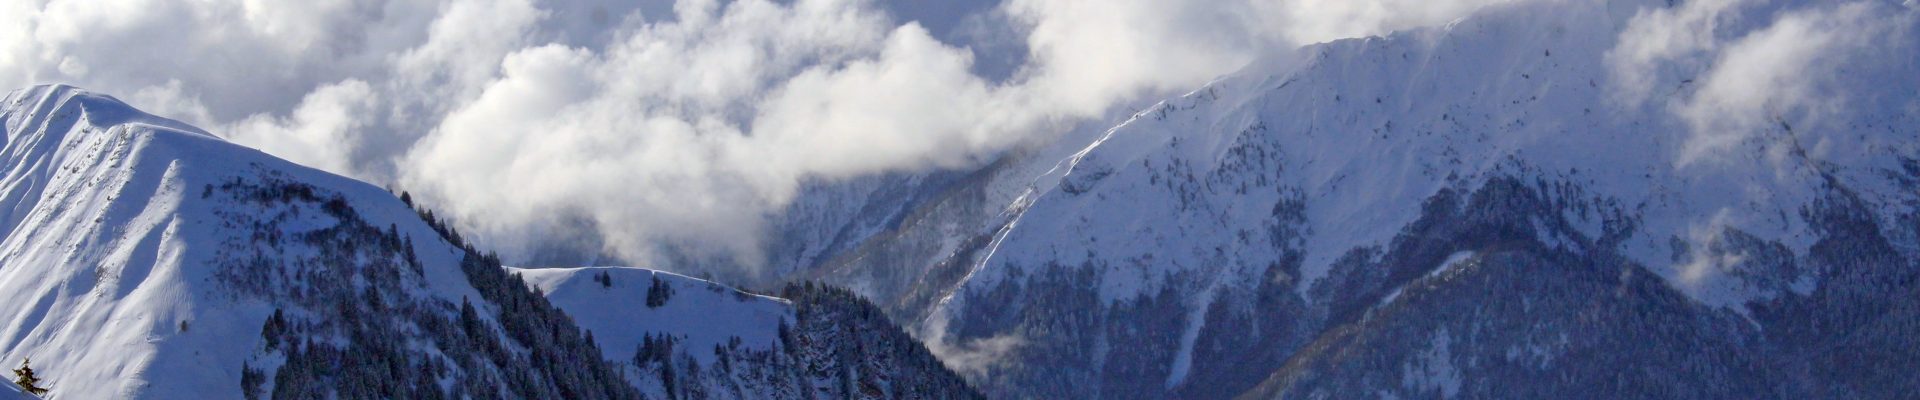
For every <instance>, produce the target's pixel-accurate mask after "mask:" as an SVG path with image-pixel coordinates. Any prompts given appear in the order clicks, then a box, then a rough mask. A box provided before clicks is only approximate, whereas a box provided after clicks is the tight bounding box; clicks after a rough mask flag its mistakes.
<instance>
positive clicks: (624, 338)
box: [511, 267, 979, 399]
mask: <svg viewBox="0 0 1920 400" xmlns="http://www.w3.org/2000/svg"><path fill="white" fill-rule="evenodd" d="M511 271H513V272H514V273H516V274H518V275H520V276H523V277H525V278H526V280H527V284H528V285H530V286H532V287H534V288H537V289H539V291H540V292H543V293H545V294H546V296H547V298H548V299H550V300H551V301H552V302H553V304H554V305H555V306H556V307H559V308H560V309H562V310H565V311H566V312H567V313H568V314H569V315H571V316H573V317H574V318H575V320H576V321H578V322H579V323H580V326H581V327H582V328H584V329H586V330H587V331H588V332H590V333H591V336H592V337H593V338H594V340H595V341H596V342H597V343H599V345H600V347H601V350H602V352H603V356H604V357H605V358H606V359H607V360H609V361H610V362H613V363H616V364H619V365H621V366H622V368H623V369H624V370H625V371H626V376H627V377H628V378H629V379H631V380H632V381H633V383H634V384H635V385H636V386H638V387H640V388H641V389H642V390H643V392H644V393H646V394H647V395H648V396H652V397H656V398H765V399H783V398H865V399H883V398H938V399H951V398H974V397H978V396H979V395H978V394H977V393H976V392H974V391H973V389H972V388H971V387H969V386H967V384H966V382H965V381H963V380H962V379H961V378H960V377H959V376H958V375H956V374H954V373H952V372H951V371H948V370H947V369H946V368H945V367H944V366H942V365H940V362H939V361H938V360H937V359H935V358H934V357H933V355H932V354H930V353H928V352H927V351H926V350H925V349H924V348H923V347H921V346H920V344H919V343H918V342H917V341H914V340H913V339H912V338H911V337H910V336H908V335H907V334H906V332H905V331H903V330H901V329H900V328H899V327H897V326H895V325H893V323H892V322H890V321H888V320H887V319H886V318H885V317H884V316H881V315H879V314H880V310H879V309H878V308H877V307H875V306H874V305H873V304H871V303H867V302H865V301H864V300H860V299H859V298H857V297H852V294H851V292H845V291H839V290H834V289H826V288H820V287H812V286H790V287H788V288H786V289H785V290H783V291H782V295H783V296H793V297H794V298H795V300H787V299H783V298H776V297H768V296H764V295H757V294H751V293H747V292H743V291H739V290H736V289H733V288H730V287H727V286H723V285H720V284H718V283H714V282H711V281H705V280H700V279H694V278H689V277H685V276H680V275H675V274H672V273H667V272H659V271H652V270H647V269H641V268H626V267H591V268H548V269H512V270H511Z"/></svg>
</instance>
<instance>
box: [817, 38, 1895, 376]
mask: <svg viewBox="0 0 1920 400" xmlns="http://www.w3.org/2000/svg"><path fill="white" fill-rule="evenodd" d="M1688 3H1689V2H1667V1H1613V2H1603V1H1577V0H1576V1H1537V2H1521V3H1516V4H1507V5H1499V6H1492V7H1489V8H1487V9H1484V10H1482V11H1480V12H1478V13H1476V14H1475V15H1473V16H1471V17H1468V18H1465V19H1462V20H1459V21H1456V22H1455V23H1452V24H1449V25H1447V26H1444V27H1435V28H1427V29H1419V30H1414V31H1408V32H1400V33H1395V34H1392V35H1388V36H1385V37H1375V38H1364V39H1352V40H1342V41H1337V42H1332V43H1327V44H1322V45H1315V46H1309V47H1307V48H1304V49H1301V50H1299V52H1298V53H1296V54H1288V55H1282V56H1276V57H1273V58H1271V59H1270V60H1267V61H1264V62H1259V63H1256V64H1254V65H1251V66H1249V67H1247V68H1246V69H1245V70H1243V71H1241V72H1239V73H1236V74H1234V75H1231V76H1228V77H1224V78H1222V79H1220V80H1218V81H1217V82H1215V83H1214V84H1211V85H1209V86H1207V87H1205V88H1201V89H1199V90H1196V91H1194V92H1193V93H1191V94H1188V95H1186V96H1182V97H1179V98H1176V99H1171V100H1168V101H1166V102H1164V103H1161V104H1160V105H1158V106H1156V107H1153V108H1152V109H1150V110H1147V111H1145V112H1141V113H1139V114H1137V115H1134V116H1133V117H1132V118H1130V119H1128V120H1127V121H1125V122H1124V123H1122V124H1120V125H1119V126H1117V127H1114V128H1113V129H1112V130H1110V131H1108V132H1106V134H1105V135H1102V136H1100V137H1098V138H1097V139H1095V140H1093V141H1092V142H1091V143H1088V144H1085V145H1084V148H1082V149H1081V151H1079V152H1078V153H1076V154H1073V155H1072V156H1070V157H1067V159H1066V160H1064V161H1061V162H1060V163H1059V168H1057V169H1053V170H1050V171H1043V172H1044V173H1039V174H1034V175H1027V177H1028V178H1025V179H1032V182H1034V183H1033V184H1032V185H1031V186H1030V188H1029V190H1027V191H1026V192H1025V193H1024V194H1023V195H1021V196H1019V197H1017V198H1013V199H1011V200H1008V201H1004V202H1002V201H1001V200H999V199H997V198H994V197H993V195H994V194H996V193H999V192H998V190H997V188H996V187H994V186H993V185H997V184H1003V183H1005V182H1007V181H1008V179H1009V178H1007V176H1008V175H1006V174H1004V172H1001V171H1004V170H1002V169H1001V168H1006V167H1005V166H1006V165H1028V166H1031V165H1050V163H1049V162H1040V161H1035V160H1012V161H1005V160H1003V163H1002V164H996V165H993V166H989V167H987V168H985V169H983V170H981V171H980V172H976V173H975V175H973V178H971V179H972V180H970V181H965V182H960V183H955V184H950V185H945V186H941V187H938V188H933V189H928V190H929V191H930V193H931V194H917V195H916V196H917V197H916V198H919V199H926V200H924V201H921V202H920V203H918V204H919V205H917V206H914V207H913V208H912V209H910V210H907V211H903V212H899V213H898V215H901V216H902V217H901V218H900V219H898V220H895V221H893V222H892V223H890V224H888V225H885V226H882V227H880V228H879V229H875V231H876V232H877V233H874V234H868V235H866V237H868V239H865V241H864V242H862V243H859V244H857V245H851V246H844V247H843V248H846V249H852V250H847V251H845V252H843V253H840V254H839V256H837V257H831V258H829V259H824V260H819V261H816V263H817V264H816V266H815V268H816V269H814V270H812V271H810V273H812V274H815V275H810V276H815V277H823V278H824V279H827V280H829V281H833V282H836V283H841V284H844V285H847V286H849V287H854V288H859V289H860V290H863V291H865V292H866V293H868V294H870V295H873V296H875V298H877V299H879V301H880V302H881V303H882V304H885V305H886V306H887V307H888V309H889V312H890V313H892V314H893V315H895V316H897V317H905V318H913V319H916V320H919V321H921V324H920V326H919V328H920V329H921V330H920V332H919V333H920V335H921V337H922V338H925V339H927V340H928V341H929V342H931V343H933V345H934V347H935V348H936V349H941V350H942V351H941V354H942V355H943V357H944V358H945V359H946V360H947V361H948V362H949V364H950V365H953V366H956V367H959V368H961V369H962V370H963V371H970V372H971V374H970V376H971V378H972V379H973V380H974V382H975V383H976V384H977V385H979V386H981V387H982V389H983V390H985V391H987V392H988V394H990V395H993V396H995V397H1022V398H1163V397H1180V398H1222V397H1234V396H1242V395H1244V396H1246V397H1252V398H1266V397H1276V396H1277V397H1288V398H1292V397H1329V396H1330V397H1344V396H1346V395H1350V394H1352V393H1370V395H1369V396H1372V395H1378V396H1381V397H1502V398H1511V397H1549V398H1554V397H1589V396H1595V395H1604V396H1609V397H1656V398H1665V397H1692V398H1698V397H1712V398H1728V397H1732V398H1781V397H1840V398H1856V397H1869V398H1892V397H1900V394H1902V393H1911V392H1913V391H1914V390H1920V387H1916V385H1915V383H1914V382H1915V381H1914V380H1911V379H1906V378H1904V377H1903V376H1902V375H1900V373H1899V372H1897V371H1904V370H1911V369H1913V368H1915V367H1920V353H1916V352H1914V350H1913V349H1914V348H1915V346H1914V344H1915V343H1920V322H1916V321H1920V299H1917V298H1916V296H1913V295H1912V294H1913V293H1920V262H1916V260H1920V224H1916V223H1915V222H1914V221H1920V161H1916V160H1920V139H1916V138H1917V137H1920V113H1916V112H1915V111H1914V110H1920V97H1916V96H1915V95H1914V93H1920V74H1915V73H1913V71H1915V70H1916V69H1920V65H1916V64H1915V61H1914V60H1913V59H1912V58H1911V55H1912V54H1916V53H1920V51H1914V50H1916V49H1915V48H1914V46H1915V45H1916V43H1915V42H1914V41H1913V40H1912V38H1915V37H1920V35H1916V33H1920V32H1916V31H1915V30H1916V27H1915V25H1914V24H1911V23H1906V24H1895V25H1894V26H1892V27H1891V28H1889V29H1892V30H1890V31H1888V32H1885V36H1886V38H1882V39H1884V40H1883V41H1882V43H1884V44H1885V45H1887V46H1896V50H1900V51H1891V52H1884V53H1881V54H1895V55H1900V56H1897V57H1887V56H1881V57H1877V58H1876V57H1872V56H1869V57H1867V58H1864V59H1855V60H1849V61H1847V62H1845V63H1842V64H1840V65H1843V67H1842V69H1841V70H1840V71H1842V72H1843V73H1838V74H1834V76H1822V77H1819V78H1820V79H1821V80H1822V82H1823V83H1822V84H1823V85H1828V86H1831V87H1836V88H1841V89H1840V90H1835V92H1841V93H1847V94H1849V97H1847V98H1846V102H1845V105H1844V106H1841V107H1819V110H1818V112H1801V111H1795V110H1792V109H1783V108H1776V109H1773V110H1772V111H1770V112H1768V115H1767V116H1766V117H1763V119H1765V120H1763V121H1758V122H1757V123H1753V124H1751V127H1753V129H1752V131H1753V132H1752V134H1750V135H1742V136H1737V139H1738V140H1733V141H1730V142H1725V143H1720V144H1721V145H1722V147H1718V148H1716V151H1715V153H1714V154H1715V157H1714V158H1712V159H1710V160H1704V161H1703V160H1700V159H1699V156H1698V154H1692V153H1691V152H1692V151H1694V149H1690V147H1689V146H1690V144H1689V140H1692V139H1694V137H1693V135H1698V134H1701V133H1700V132H1697V130H1698V129H1699V127H1698V126H1693V125H1690V124H1689V123H1688V122H1687V121H1684V120H1683V118H1680V117H1677V116H1676V115H1675V114H1676V111H1675V110H1676V108H1677V106H1673V105H1672V104H1673V102H1667V101H1650V102H1643V103H1637V104H1634V103H1628V104H1623V102H1621V101H1619V100H1618V98H1617V97H1618V96H1619V94H1618V93H1617V91H1616V89H1615V88H1616V87H1617V85H1620V84H1621V83H1620V82H1617V81H1618V80H1619V79H1620V78H1618V77H1617V76H1616V74H1615V73H1613V72H1612V71H1610V70H1609V62H1608V53H1609V52H1610V51H1612V49H1614V48H1615V47H1616V45H1617V44H1618V42H1619V41H1620V37H1621V36H1622V32H1623V30H1624V29H1627V26H1628V25H1630V24H1631V22H1630V21H1634V20H1635V19H1636V18H1641V17H1644V16H1645V15H1647V14H1649V13H1652V12H1656V11H1657V10H1673V9H1677V8H1681V7H1687V6H1688ZM1742 4H1744V7H1746V8H1743V9H1741V10H1742V11H1740V12H1738V13H1735V14H1737V15H1733V16H1727V17H1719V18H1718V19H1716V20H1715V24H1714V25H1711V29H1710V30H1711V31H1712V32H1714V33H1715V34H1721V35H1733V37H1734V38H1736V39H1737V38H1738V37H1739V35H1743V34H1746V33H1752V32H1757V31H1761V30H1763V29H1766V28H1768V27H1770V26H1773V24H1776V23H1777V22H1778V21H1783V20H1784V21H1787V22H1786V24H1787V25H1792V24H1794V23H1798V22H1797V21H1801V20H1796V19H1795V18H1799V17H1793V15H1790V14H1792V13H1794V12H1807V13H1813V14H1816V15H1821V14H1819V13H1828V14H1832V13H1843V12H1865V13H1872V14H1883V15H1894V16H1900V17H1899V18H1904V19H1905V20H1908V21H1911V20H1913V19H1914V18H1913V14H1914V13H1916V12H1920V11H1916V9H1915V8H1913V7H1912V6H1911V5H1902V4H1899V3H1895V2H1882V1H1866V2H1849V3H1846V4H1831V3H1822V2H1796V1H1784V2H1746V3H1742ZM1846 7H1854V8H1858V9H1855V10H1842V9H1841V8H1846ZM1861 10H1865V11H1861ZM1803 19H1804V18H1803ZM1722 40H1728V41H1732V40H1733V39H1722ZM1709 61H1711V60H1709ZM1831 62H1834V63H1840V62H1839V61H1831ZM1693 67H1696V68H1668V69H1665V70H1661V71H1659V74H1657V75H1656V76H1654V77H1653V78H1652V79H1651V80H1652V85H1653V87H1654V89H1653V90H1652V92H1654V93H1656V94H1658V97H1659V98H1662V99H1665V98H1673V99H1686V98H1689V97H1690V96H1696V94H1695V93H1696V92H1697V91H1699V90H1700V88H1701V87H1702V86H1705V85H1708V83H1705V82H1707V81H1709V79H1710V78H1712V77H1710V76H1707V71H1708V70H1709V69H1710V68H1709V67H1712V65H1706V66H1704V67H1703V66H1693ZM1697 82H1699V83H1697ZM1769 84H1773V83H1769ZM1722 128H1724V127H1722ZM1708 134H1720V132H1708ZM1719 137H1726V136H1719ZM1028 169H1029V170H1030V169H1031V168H1028ZM1035 175H1037V176H1038V178H1037V179H1036V178H1032V177H1033V176H1035ZM829 204H830V203H829ZM1003 206H1005V207H1006V208H1004V209H1003V208H1001V207H1003ZM1594 388H1605V389H1606V390H1593V389H1594Z"/></svg>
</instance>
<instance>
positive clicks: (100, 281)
mask: <svg viewBox="0 0 1920 400" xmlns="http://www.w3.org/2000/svg"><path fill="white" fill-rule="evenodd" d="M0 107H4V111H0V122H3V123H4V125H5V127H6V133H7V134H6V139H5V140H6V142H5V148H4V150H0V158H4V162H5V164H4V166H0V168H4V171H5V172H4V177H3V178H0V210H4V214H0V235H3V236H4V237H5V239H4V241H0V304H7V305H9V306H8V307H4V308H0V321H4V322H5V325H4V326H0V354H4V355H5V356H4V358H0V364H10V365H18V364H19V362H20V360H21V359H22V358H29V357H30V358H32V359H33V361H34V366H35V367H37V370H38V371H41V373H42V376H43V377H44V379H46V382H47V383H46V385H45V386H46V387H49V388H53V389H54V390H55V393H57V394H58V395H59V396H61V397H65V398H94V399H106V398H129V397H163V398H209V397H229V396H232V395H235V394H237V393H238V389H237V386H236V385H237V382H239V381H240V367H241V365H242V362H243V361H245V360H247V359H248V358H249V356H251V355H253V354H254V352H255V351H256V350H257V349H258V348H259V343H260V341H261V339H260V323H261V322H260V321H262V320H264V319H266V317H267V316H268V314H270V313H272V312H273V310H274V308H275V307H274V304H272V302H270V301H268V300H264V299H260V298H255V297H252V296H247V295H245V294H243V293H240V292H238V291H236V290H232V289H233V288H227V287H222V285H220V284H218V283H217V282H218V280H217V279H216V278H215V274H216V273H217V272H218V269H217V268H218V267H217V266H220V265H223V264H224V263H228V262H231V261H232V260H234V258H235V257H240V256H241V255H242V254H249V253H253V252H255V251H257V250H260V248H258V247H255V246H256V245H257V242H254V241H253V240H252V238H250V237H244V236H242V235H251V234H252V233H253V232H252V231H250V230H243V229H236V228H237V227H234V226H229V225H227V224H228V223H229V222H230V221H232V219H230V218H226V217H224V215H227V214H239V213H249V212H256V211H258V212H265V211H264V210H259V209H257V208H255V207H256V206H254V205H250V204H244V203H236V202H230V201H226V199H224V198H209V197H206V196H204V195H203V192H207V191H210V190H211V189H210V188H211V187H213V186H217V185H221V184H223V183H226V182H232V181H234V180H241V179H244V180H253V179H259V178H260V177H262V176H268V175H270V176H273V177H276V178H278V179H288V180H295V181H300V182H312V183H314V184H317V185H322V186H324V187H329V188H334V189H335V190H338V191H339V193H340V194H341V195H342V196H345V197H346V198H347V199H349V201H350V202H352V204H355V205H357V206H359V207H361V212H362V213H364V214H365V215H367V217H368V218H370V219H372V220H375V221H394V222H395V223H396V224H398V225H397V226H398V227H400V228H401V232H402V234H404V235H407V236H411V237H414V238H419V239H421V240H420V242H421V243H422V244H423V246H422V247H421V251H419V254H420V257H421V259H422V260H421V261H423V262H424V263H426V264H427V265H429V266H430V268H428V269H427V273H426V276H425V278H426V279H425V280H424V283H425V285H424V286H423V287H420V288H418V289H417V291H416V293H415V295H417V296H432V297H436V298H439V299H442V300H446V301H451V302H456V303H457V302H459V301H460V300H461V299H462V298H478V297H479V296H478V294H477V293H476V292H474V290H473V289H472V288H471V287H470V286H468V285H467V284H466V282H465V278H464V277H462V276H461V275H460V272H459V271H458V270H457V269H456V266H457V265H458V264H459V260H460V256H461V253H460V252H459V251H458V249H455V248H453V247H451V246H445V245H440V246H433V245H427V244H428V243H438V242H437V241H429V240H426V239H428V238H437V237H438V236H437V235H436V234H435V233H434V232H433V231H432V230H430V229H429V228H428V227H427V226H426V225H424V224H422V223H420V222H419V219H418V218H416V217H414V216H413V211H412V210H410V209H409V208H407V207H406V206H405V205H402V204H400V202H399V201H397V200H395V199H394V198H393V196H391V195H390V194H389V193H387V192H386V191H384V190H381V189H379V188H376V187H373V186H371V185H367V184H365V183H361V182H358V181H353V180H350V179H347V178H342V177H339V176H335V175H332V174H328V173H325V172H321V171H318V170H314V169H310V168H305V167H301V166H298V165H293V164H291V163H287V162H285V161H282V160H279V159H276V158H273V157H271V156H268V155H266V154H265V153H261V152H258V151H254V150H251V149H246V148H244V147H240V146H237V145H233V144H229V143H227V142H225V141H222V140H220V139H217V138H214V137H212V136H210V135H208V134H207V133H206V132H203V131H200V130H198V129H195V128H192V127H189V126H186V125H184V124H181V123H179V122H175V121H172V120H168V119H164V118H159V117H154V116H151V115H146V114H143V113H140V112H139V111H136V110H134V109H132V108H130V107H127V106H126V105H125V104H123V103H120V102H119V101H118V100H115V99H113V98H111V97H107V96H103V95H98V94H92V93H87V92H83V91H80V90H77V89H74V88H71V87H66V86H57V85H56V86H40V87H35V88H33V89H29V90H24V91H18V92H14V93H12V94H10V95H8V96H7V98H6V100H5V103H4V104H0ZM330 222H333V221H329V217H328V216H326V215H325V214H322V213H317V212H311V213H306V214H302V215H298V216H296V217H294V219H293V220H291V221H289V222H288V227H289V228H294V229H296V230H290V231H288V232H286V233H287V234H288V236H292V235H293V234H295V233H297V232H299V230H297V229H300V228H307V229H313V228H318V227H322V226H325V225H326V224H329V223H330ZM409 222H411V223H409ZM302 251H303V250H301V249H297V248H296V249H288V250H287V252H288V253H290V254H295V255H297V254H300V252H302Z"/></svg>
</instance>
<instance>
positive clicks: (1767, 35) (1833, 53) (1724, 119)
mask: <svg viewBox="0 0 1920 400" xmlns="http://www.w3.org/2000/svg"><path fill="white" fill-rule="evenodd" d="M1917 8H1920V6H1916V5H1915V3H1914V2H1913V1H1907V2H1905V3H1904V4H1900V5H1896V4H1893V3H1892V2H1887V1H1871V0H1867V1H1845V2H1784V3H1779V4H1776V3H1775V2H1768V1H1763V0H1692V1H1688V2H1685V3H1682V4H1680V5H1677V6H1674V7H1670V8H1650V9H1643V10H1641V11H1640V12H1639V13H1638V14H1637V15H1635V16H1634V17H1633V18H1632V19H1631V20H1629V21H1628V23H1627V26H1626V28H1625V29H1624V30H1623V31H1622V32H1621V34H1620V39H1619V42H1618V43H1617V44H1616V45H1615V47H1614V48H1613V49H1612V50H1611V51H1609V52H1608V53H1607V56H1606V59H1607V60H1606V61H1607V64H1608V66H1609V70H1610V71H1611V75H1612V78H1613V79H1612V82H1613V85H1611V86H1612V88H1613V89H1614V94H1615V96H1614V99H1615V100H1616V101H1617V102H1618V103H1620V104H1622V105H1624V106H1627V107H1638V106H1641V105H1644V104H1655V105H1657V106H1661V107H1664V108H1665V109H1666V111H1667V112H1669V113H1670V114H1671V115H1672V116H1674V117H1676V118H1678V119H1679V120H1680V121H1681V122H1682V123H1683V124H1684V125H1685V127H1686V128H1687V131H1688V134H1687V136H1686V137H1685V138H1684V142H1683V143H1682V144H1681V146H1682V147H1681V149H1680V155H1679V158H1678V159H1677V160H1675V162H1676V164H1678V165H1680V166H1683V167H1685V166H1689V165H1694V164H1697V163H1702V162H1708V163H1711V162H1714V161H1724V160H1727V159H1729V157H1735V156H1737V155H1738V154H1737V152H1736V149H1737V148H1738V147H1740V146H1741V145H1743V144H1747V143H1753V142H1758V144H1759V145H1760V146H1761V147H1762V148H1764V149H1765V150H1766V151H1767V153H1769V154H1768V155H1769V156H1770V157H1771V158H1772V159H1773V161H1774V162H1776V163H1782V162H1787V161H1789V160H1788V158H1790V157H1793V156H1792V155H1791V154H1790V153H1792V152H1795V151H1800V150H1796V149H1802V148H1804V146H1808V145H1810V144H1818V143H1820V139H1821V138H1819V137H1805V138H1803V137H1793V135H1795V134H1797V133H1795V132H1790V131H1785V130H1787V129H1788V128H1787V127H1789V126H1793V125H1796V124H1798V125H1801V126H1803V127H1805V126H1809V125H1817V124H1819V123H1820V122H1822V121H1823V120H1828V119H1831V118H1830V117H1832V116H1833V115H1834V114H1835V113H1841V112H1845V110H1844V109H1845V108H1846V103H1847V102H1848V101H1850V100H1852V99H1850V98H1849V96H1850V95H1862V94H1863V93H1849V92H1848V90H1846V88H1869V87H1871V86H1872V85H1871V84H1861V82H1857V81H1848V80H1849V79H1852V78H1856V77H1850V76H1849V75H1852V74H1857V73H1858V72H1859V70H1863V69H1870V68H1871V67H1870V66H1868V65H1863V64H1871V63H1873V62H1876V61H1882V60H1889V59H1891V60H1898V59H1900V58H1901V57H1906V58H1907V59H1911V57H1913V56H1914V54H1912V53H1911V51H1910V50H1909V46H1906V45H1905V44H1904V43H1902V41H1905V40H1911V38H1909V37H1907V34H1909V33H1910V32H1911V30H1912V28H1913V27H1914V23H1915V22H1916V21H1917V20H1920V12H1916V9H1917ZM1776 130H1779V131H1776ZM1801 130H1802V131H1808V129H1801ZM1783 135H1784V137H1781V136H1783ZM1803 141H1805V142H1808V143H1802V142H1803Z"/></svg>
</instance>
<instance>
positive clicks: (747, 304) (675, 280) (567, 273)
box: [509, 267, 793, 363]
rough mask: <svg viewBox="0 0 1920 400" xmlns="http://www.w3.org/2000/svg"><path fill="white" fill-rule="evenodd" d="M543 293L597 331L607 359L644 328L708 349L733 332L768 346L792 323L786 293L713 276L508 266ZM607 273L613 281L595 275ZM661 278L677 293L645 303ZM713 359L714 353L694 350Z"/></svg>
mask: <svg viewBox="0 0 1920 400" xmlns="http://www.w3.org/2000/svg"><path fill="white" fill-rule="evenodd" d="M509 271H512V272H514V273H518V274H520V276H521V277H523V278H525V279H526V280H527V284H528V285H531V286H533V287H535V288H539V289H540V290H541V291H543V292H545V293H546V294H547V299H548V300H551V301H553V305H554V306H555V307H560V309H562V310H566V311H567V314H568V315H571V316H573V318H574V320H575V321H578V322H579V323H580V327H581V328H584V329H586V330H587V331H589V332H593V333H594V337H595V339H596V340H598V341H599V343H600V346H601V348H602V350H604V351H605V352H606V356H607V358H608V359H626V358H630V357H632V356H633V349H635V348H638V347H639V346H640V338H641V337H642V336H646V335H649V334H652V335H670V336H673V337H676V338H679V339H680V341H681V342H682V343H685V344H686V345H688V346H692V348H696V349H711V348H713V347H714V346H719V345H724V344H726V343H727V342H728V341H729V340H730V339H731V338H735V337H738V338H740V339H741V340H742V342H744V343H746V344H747V346H749V347H751V348H757V349H766V348H767V347H768V346H771V345H772V344H773V342H774V341H775V340H779V338H778V327H779V325H780V324H781V323H787V324H792V323H793V308H792V306H790V305H788V304H787V302H786V300H783V299H779V298H774V297H767V296H761V295H756V294H749V293H745V292H740V291H738V290H735V289H733V288H729V287H725V286H721V285H720V284H718V283H713V282H709V281H704V280H699V279H695V278H689V277H686V276H681V275H676V274H673V273H668V272H660V271H653V270H647V269H641V268H626V267H588V268H533V269H510V270H509ZM601 273H605V274H606V275H605V276H607V277H609V278H610V279H609V281H610V282H611V283H605V284H603V283H600V281H597V280H595V279H596V278H595V277H596V275H597V274H601ZM656 278H658V279H660V280H661V281H662V282H663V283H664V284H665V285H667V286H668V287H671V288H674V289H672V290H673V293H674V296H673V297H671V298H670V299H669V301H667V302H665V304H663V305H661V306H659V307H648V306H646V299H647V292H648V287H649V285H650V284H651V282H652V281H653V280H654V279H656ZM694 355H695V356H696V357H701V361H702V362H705V363H712V362H713V360H712V358H713V354H712V353H695V354H694Z"/></svg>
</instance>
